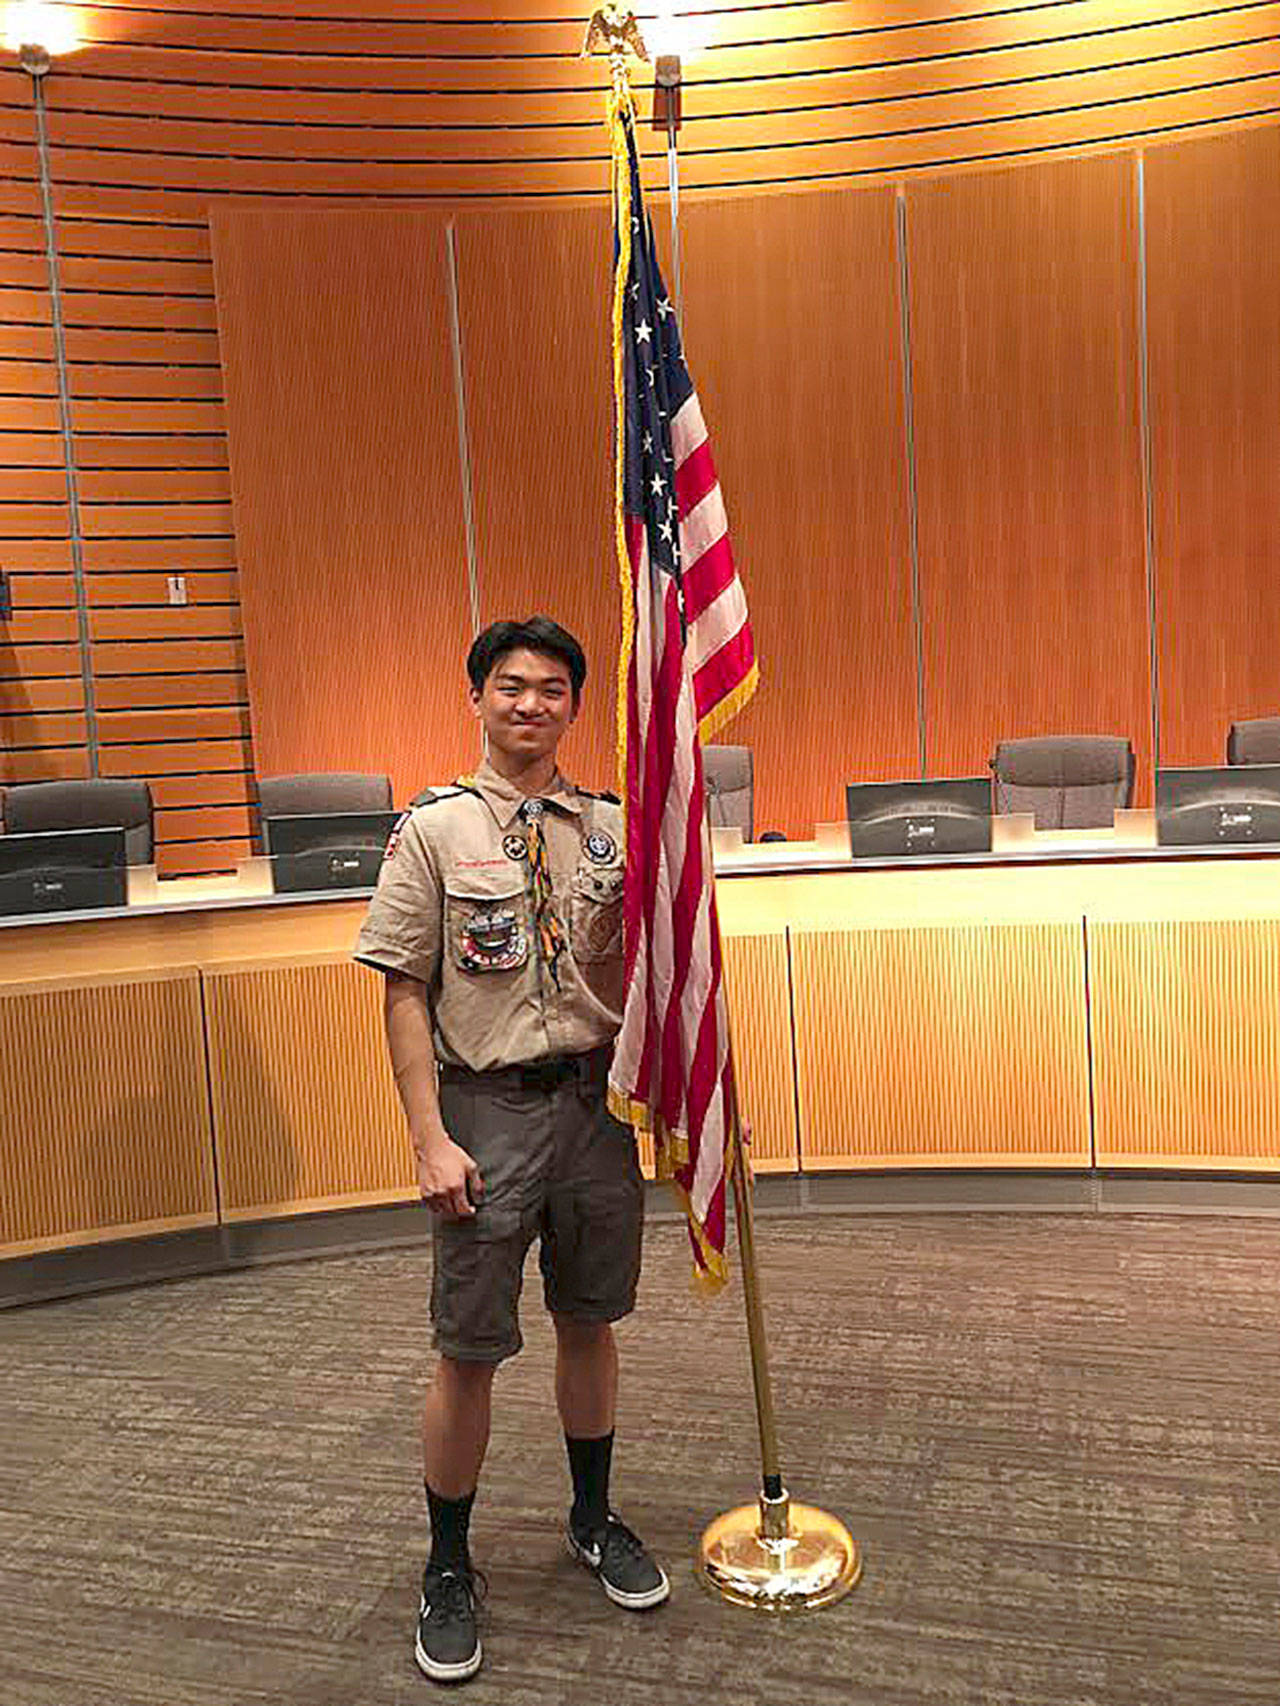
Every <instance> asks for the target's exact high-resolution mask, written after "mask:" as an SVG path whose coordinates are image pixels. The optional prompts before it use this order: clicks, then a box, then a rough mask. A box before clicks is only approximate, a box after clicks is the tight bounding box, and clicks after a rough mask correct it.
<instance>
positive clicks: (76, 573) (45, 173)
mask: <svg viewBox="0 0 1280 1706" xmlns="http://www.w3.org/2000/svg"><path fill="white" fill-rule="evenodd" d="M19 61H20V63H21V65H22V69H23V70H24V71H25V72H26V73H27V75H28V76H29V77H30V78H31V97H32V100H33V101H34V103H35V109H36V144H37V151H38V155H39V162H40V201H41V206H42V208H43V211H44V245H45V257H46V259H47V261H48V266H49V302H50V307H51V310H52V316H53V348H54V357H55V363H56V366H57V372H58V417H59V420H60V421H61V424H62V455H63V464H64V467H65V470H66V479H67V517H68V522H69V526H70V532H71V569H72V575H73V578H74V581H75V589H76V625H77V634H78V638H79V645H80V682H81V686H82V688H83V690H84V725H85V745H86V747H87V749H88V759H89V775H90V776H97V775H98V773H99V766H98V705H97V695H96V693H95V691H94V682H93V651H92V634H91V633H90V629H89V596H88V591H87V587H86V582H85V572H84V534H83V532H82V530H81V526H80V486H79V481H78V479H77V476H76V447H75V435H74V433H73V431H72V425H71V386H70V382H69V380H68V377H67V344H66V335H65V327H64V321H63V317H62V289H61V284H60V280H59V276H58V229H57V224H56V222H55V220H54V215H53V186H52V179H51V175H50V171H49V135H48V126H47V125H46V123H45V104H44V80H45V78H46V76H47V75H48V73H49V66H50V59H49V54H48V51H47V49H45V48H43V47H40V46H38V45H33V44H29V43H28V44H26V45H24V46H23V47H22V48H21V50H20V53H19Z"/></svg>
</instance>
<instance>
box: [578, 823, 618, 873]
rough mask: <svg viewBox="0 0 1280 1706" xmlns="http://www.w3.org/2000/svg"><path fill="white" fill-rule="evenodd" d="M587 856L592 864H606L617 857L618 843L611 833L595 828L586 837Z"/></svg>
mask: <svg viewBox="0 0 1280 1706" xmlns="http://www.w3.org/2000/svg"><path fill="white" fill-rule="evenodd" d="M585 845H586V849H587V858H588V859H590V860H591V862H592V864H593V865H607V864H609V862H610V861H611V860H612V859H615V858H616V857H617V853H618V844H617V842H616V841H615V840H614V839H613V837H612V836H611V835H606V834H605V833H604V831H603V830H602V829H596V830H593V831H592V832H591V834H590V835H589V836H588V837H587V839H586V843H585Z"/></svg>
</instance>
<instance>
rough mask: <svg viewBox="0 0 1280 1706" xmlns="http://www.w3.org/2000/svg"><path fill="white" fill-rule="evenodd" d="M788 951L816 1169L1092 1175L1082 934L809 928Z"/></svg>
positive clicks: (804, 1142)
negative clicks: (997, 1169)
mask: <svg viewBox="0 0 1280 1706" xmlns="http://www.w3.org/2000/svg"><path fill="white" fill-rule="evenodd" d="M791 951H792V966H793V987H794V990H795V1004H796V1005H795V1014H796V1017H795V1042H796V1082H797V1088H798V1092H799V1098H800V1157H801V1165H802V1166H803V1167H805V1168H807V1169H810V1170H814V1171H821V1170H823V1169H830V1168H856V1167H903V1166H914V1167H921V1166H924V1167H929V1166H933V1167H987V1166H1010V1165H1013V1166H1018V1165H1021V1166H1024V1167H1081V1166H1087V1165H1088V1162H1089V1150H1090V1131H1089V1125H1090V1113H1089V1055H1088V1038H1087V1035H1086V1018H1085V1001H1084V989H1085V976H1084V936H1083V932H1082V930H1081V929H1080V927H1079V926H1078V925H1071V924H1048V923H1034V924H1014V925H1006V926H997V927H994V928H993V927H990V926H986V925H973V924H955V925H951V926H943V927H932V928H924V929H919V930H913V929H889V930H796V931H793V932H792V936H791Z"/></svg>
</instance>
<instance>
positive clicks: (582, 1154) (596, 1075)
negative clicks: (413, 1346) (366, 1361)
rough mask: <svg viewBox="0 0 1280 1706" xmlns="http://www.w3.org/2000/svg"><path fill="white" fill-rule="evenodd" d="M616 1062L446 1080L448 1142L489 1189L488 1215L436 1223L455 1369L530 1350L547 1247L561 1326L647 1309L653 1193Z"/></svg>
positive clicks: (437, 1316)
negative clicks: (619, 1095) (644, 1253)
mask: <svg viewBox="0 0 1280 1706" xmlns="http://www.w3.org/2000/svg"><path fill="white" fill-rule="evenodd" d="M610 1052H611V1051H610V1050H608V1049H600V1050H597V1051H596V1052H595V1053H593V1054H589V1055H578V1056H575V1057H569V1058H567V1059H565V1060H561V1061H554V1062H546V1063H540V1064H539V1065H537V1066H529V1067H512V1068H509V1069H508V1070H506V1071H502V1072H482V1073H475V1072H466V1071H464V1070H462V1069H461V1068H458V1067H449V1066H446V1067H444V1068H442V1070H441V1074H440V1111H441V1113H442V1115H443V1116H444V1125H445V1130H446V1131H447V1132H448V1133H449V1136H450V1137H451V1138H452V1139H453V1141H454V1142H455V1143H457V1144H459V1145H460V1146H461V1147H462V1148H463V1149H465V1150H466V1151H467V1153H468V1154H469V1155H471V1156H472V1157H473V1158H474V1159H475V1160H476V1161H477V1162H478V1163H479V1167H480V1177H481V1179H482V1180H483V1181H484V1195H483V1199H482V1201H481V1202H480V1205H479V1206H478V1208H477V1209H476V1212H475V1214H474V1216H471V1217H470V1218H468V1219H466V1220H443V1219H440V1220H437V1221H436V1226H435V1277H434V1280H433V1283H432V1288H431V1319H432V1321H433V1322H434V1324H435V1345H436V1349H437V1350H438V1351H439V1352H440V1353H441V1354H442V1355H443V1356H448V1357H453V1358H455V1359H457V1360H458V1361H460V1362H493V1363H497V1362H501V1361H502V1360H503V1359H504V1358H505V1357H509V1356H514V1355H515V1354H516V1352H517V1351H518V1350H519V1349H520V1347H521V1345H522V1344H523V1342H524V1341H523V1340H522V1339H521V1336H520V1321H519V1302H520V1285H521V1280H522V1278H523V1274H524V1259H525V1256H526V1255H527V1253H528V1250H529V1246H530V1244H531V1243H532V1242H533V1240H534V1239H535V1238H536V1237H540V1238H541V1240H542V1248H541V1267H542V1281H543V1291H544V1295H545V1297H546V1304H547V1308H548V1309H549V1310H550V1311H551V1312H552V1313H553V1314H556V1315H567V1316H571V1317H572V1318H573V1319H575V1320H579V1321H618V1320H621V1318H622V1317H623V1316H624V1315H629V1314H630V1313H631V1311H632V1310H633V1309H634V1308H635V1301H636V1284H637V1282H638V1280H639V1277H640V1245H641V1235H642V1230H643V1224H644V1182H643V1180H642V1178H641V1176H640V1165H639V1161H638V1159H637V1156H636V1143H635V1136H634V1134H633V1132H632V1131H631V1128H630V1127H629V1126H625V1125H621V1124H620V1123H619V1122H618V1121H617V1120H615V1119H614V1117H613V1115H612V1114H611V1113H610V1112H609V1108H608V1104H607V1101H606V1091H607V1081H608V1069H609V1056H610Z"/></svg>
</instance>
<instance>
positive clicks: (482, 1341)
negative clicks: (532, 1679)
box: [356, 617, 669, 1682]
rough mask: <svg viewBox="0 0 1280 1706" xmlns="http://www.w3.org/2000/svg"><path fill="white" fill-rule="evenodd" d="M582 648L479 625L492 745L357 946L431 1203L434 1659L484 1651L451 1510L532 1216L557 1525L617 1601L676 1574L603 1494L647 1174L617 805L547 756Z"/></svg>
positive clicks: (402, 861) (510, 1349) (469, 1483)
mask: <svg viewBox="0 0 1280 1706" xmlns="http://www.w3.org/2000/svg"><path fill="white" fill-rule="evenodd" d="M586 672H587V669H586V659H585V657H584V656H583V652H582V648H581V646H579V644H578V642H577V641H576V640H575V639H574V638H573V637H572V635H570V634H568V633H566V632H565V630H564V629H563V628H561V627H559V626H558V625H557V624H556V623H554V622H551V621H549V620H548V619H547V618H545V617H533V618H531V619H530V620H529V621H527V622H496V623H494V624H493V625H492V626H491V627H489V628H487V629H486V630H485V631H484V633H482V634H481V635H480V636H479V638H478V639H477V640H476V642H475V644H474V645H473V646H472V648H471V652H470V655H469V656H468V658H467V674H468V677H469V679H470V683H471V692H470V698H471V705H472V709H473V711H474V713H475V715H476V716H477V717H478V718H479V720H480V722H481V723H482V724H483V726H484V731H485V735H486V736H487V741H488V750H489V758H488V760H487V762H486V763H484V764H482V765H481V766H480V769H479V770H478V771H477V772H476V774H475V776H474V777H471V778H468V779H465V780H464V781H462V782H459V783H457V784H456V785H455V786H453V787H452V788H447V789H443V790H441V791H440V792H439V793H437V794H435V795H433V796H432V797H431V798H430V799H428V800H427V801H426V802H424V803H423V804H421V805H419V806H418V807H417V809H416V810H414V811H412V812H410V813H407V814H406V815H405V816H404V817H403V818H402V819H401V820H400V823H399V825H398V826H397V829H396V831H395V833H394V834H393V835H392V837H391V840H390V842H389V843H388V846H387V854H386V859H385V860H384V863H383V867H382V873H381V876H380V878H379V881H378V888H377V892H376V893H375V895H374V897H373V900H372V902H371V903H370V906H369V912H368V916H367V918H366V919H365V922H364V925H363V928H362V929H361V932H360V939H359V942H358V944H357V949H356V957H357V959H360V960H363V961H364V962H365V963H366V964H368V965H371V966H375V967H377V969H378V970H379V971H382V972H384V973H385V974H386V1027H387V1042H388V1047H389V1050H390V1054H391V1063H392V1067H393V1069H394V1072H395V1078H396V1085H397V1088H398V1089H399V1092H400V1098H401V1101H402V1102H403V1104H404V1110H405V1114H406V1116H407V1119H408V1123H409V1130H410V1133H411V1135H412V1138H413V1145H414V1151H415V1154H416V1157H417V1169H418V1182H419V1186H420V1188H421V1191H422V1197H423V1200H424V1202H425V1203H426V1204H427V1206H428V1208H430V1209H431V1210H432V1211H433V1212H434V1214H435V1217H436V1219H435V1227H434V1237H435V1275H434V1283H433V1286H432V1294H431V1315H432V1320H433V1322H434V1324H435V1344H436V1349H437V1350H438V1352H439V1361H438V1364H437V1367H436V1372H435V1378H434V1380H433V1382H432V1385H431V1387H430V1390H429V1391H428V1393H427V1400H426V1409H425V1414H424V1417H423V1428H422V1444H423V1472H424V1479H425V1484H426V1494H427V1505H428V1509H429V1513H430V1519H431V1555H430V1558H429V1559H428V1562H427V1566H426V1570H425V1572H424V1576H423V1586H422V1604H421V1609H420V1613H419V1619H418V1631H417V1640H416V1643H415V1649H414V1650H415V1656H416V1658H417V1661H418V1664H419V1666H420V1667H421V1669H422V1670H423V1671H424V1672H425V1673H426V1675H427V1676H429V1677H432V1678H433V1679H434V1680H435V1681H437V1682H453V1681H461V1680H462V1679H463V1678H464V1677H468V1676H471V1675H473V1674H474V1673H475V1671H477V1670H478V1669H479V1667H480V1659H481V1650H480V1641H479V1638H478V1635H477V1631H476V1587H475V1573H474V1571H473V1568H472V1564H471V1558H470V1552H469V1549H468V1544H467V1528H468V1523H469V1520H470V1515H471V1506H472V1501H473V1500H474V1497H475V1490H476V1483H477V1481H478V1479H479V1475H480V1468H481V1465H482V1463H483V1461H484V1454H485V1447H486V1446H487V1444H488V1438H489V1403H490V1391H491V1387H492V1384H493V1375H494V1371H495V1369H496V1368H497V1366H498V1364H499V1363H500V1362H501V1361H502V1360H503V1359H504V1358H505V1357H509V1356H514V1355H515V1353H516V1352H517V1351H518V1350H519V1349H520V1346H521V1338H520V1328H519V1323H518V1319H517V1303H518V1300H519V1296H520V1282H521V1274H522V1270H523V1266H524V1258H525V1255H526V1253H527V1251H528V1248H529V1245H530V1243H531V1242H532V1241H533V1239H534V1238H535V1237H538V1238H540V1240H541V1250H540V1255H541V1268H542V1278H543V1287H544V1292H545V1297H546V1305H547V1308H548V1310H549V1311H550V1312H551V1316H552V1319H553V1321H554V1324H555V1331H556V1400H557V1404H558V1407H559V1411H560V1418H561V1421H562V1423H563V1425H564V1432H565V1442H566V1445H567V1448H568V1454H569V1468H570V1473H571V1475H572V1478H573V1506H572V1509H571V1510H570V1512H569V1522H568V1543H569V1549H570V1551H571V1552H572V1553H573V1555H574V1556H575V1557H576V1558H578V1559H579V1560H580V1561H581V1562H582V1563H584V1564H585V1565H586V1566H587V1567H588V1568H589V1569H591V1570H592V1571H593V1572H594V1573H595V1574H596V1576H598V1578H599V1580H600V1582H601V1583H602V1585H603V1587H604V1591H605V1593H606V1594H607V1595H608V1596H609V1598H610V1599H611V1600H613V1601H614V1602H615V1603H617V1604H618V1605H621V1606H625V1607H627V1608H628V1609H630V1610H636V1611H640V1610H645V1609H647V1608H649V1607H651V1606H654V1605H658V1604H660V1603H661V1602H662V1601H663V1600H665V1599H666V1597H667V1594H668V1592H669V1587H668V1582H667V1578H666V1575H665V1574H664V1573H663V1571H662V1570H661V1569H660V1568H659V1567H658V1566H657V1565H656V1564H655V1563H654V1562H653V1560H652V1559H651V1558H650V1556H649V1554H648V1552H647V1551H646V1550H645V1548H644V1546H643V1544H642V1543H641V1541H640V1540H639V1539H638V1538H637V1536H636V1535H635V1534H634V1533H632V1531H631V1530H630V1529H629V1528H627V1527H626V1525H625V1524H624V1523H622V1522H620V1521H619V1520H618V1518H617V1517H616V1516H615V1515H614V1514H613V1512H612V1511H611V1510H610V1509H609V1502H608V1497H609V1468H610V1458H611V1454H612V1448H613V1422H614V1406H615V1400H616V1395H617V1381H618V1357H617V1349H616V1347H615V1344H614V1338H613V1330H612V1327H611V1326H610V1323H611V1322H613V1321H617V1320H619V1319H621V1317H622V1316H624V1315H627V1314H628V1313H629V1312H630V1311H631V1309H632V1308H633V1307H634V1304H635V1293H636V1282H637V1279H638V1277H639V1271H640V1242H641V1224H642V1217H643V1187H642V1182H641V1178H640V1172H639V1167H638V1164H637V1160H636V1150H635V1139H634V1137H633V1135H632V1133H631V1131H630V1130H629V1128H628V1127H626V1126H623V1125H620V1124H619V1123H618V1122H617V1121H616V1120H615V1119H614V1118H613V1117H612V1116H611V1115H610V1113H609V1111H608V1107H607V1103H606V1089H607V1079H608V1071H609V1061H610V1057H611V1055H612V1050H613V1039H614V1037H615V1036H616V1034H617V1030H618V1026H619V1024H620V1022H621V1016H622V1015H621V1009H622V975H623V969H622V900H623V893H622V890H623V869H624V847H623V824H622V813H621V810H620V809H619V807H618V805H617V803H616V802H615V801H614V800H613V799H612V797H611V796H608V795H604V796H601V795H594V794H589V793H587V792H586V791H585V790H583V789H581V788H575V787H574V786H573V785H572V784H571V783H569V782H567V781H565V779H564V778H563V776H561V775H560V773H559V771H558V770H557V768H556V747H557V745H558V744H559V741H560V738H561V736H562V735H563V734H564V733H565V731H566V730H567V729H568V727H569V725H570V724H571V723H572V722H573V720H574V718H575V717H576V716H577V713H578V704H579V699H580V696H581V692H582V685H583V682H584V681H585V679H586ZM437 1066H438V1083H437Z"/></svg>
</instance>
